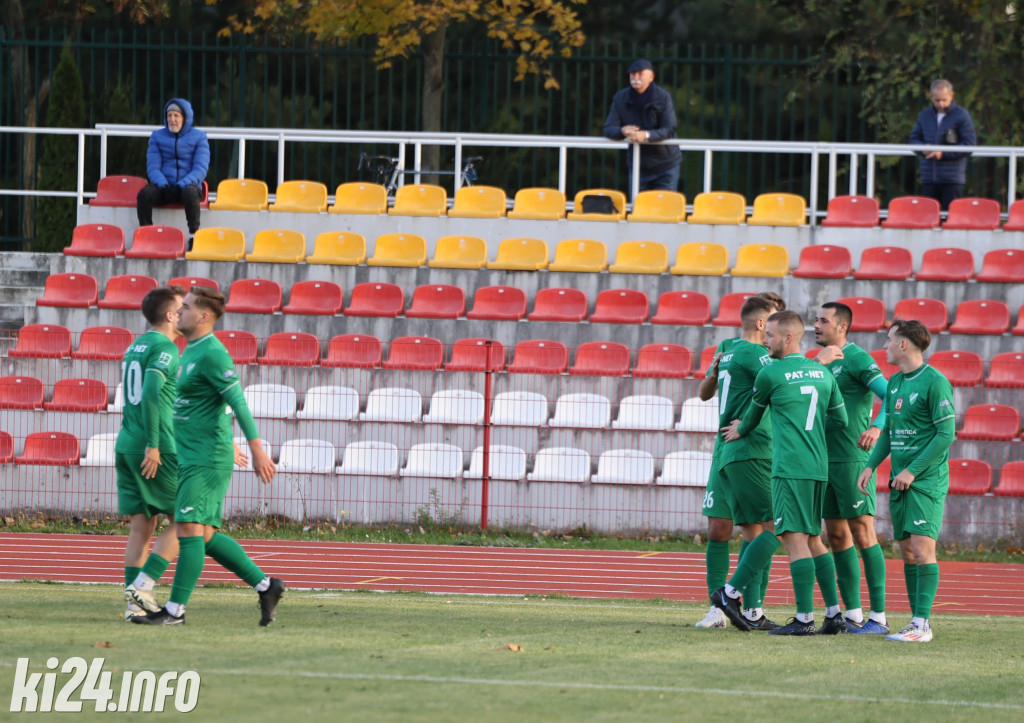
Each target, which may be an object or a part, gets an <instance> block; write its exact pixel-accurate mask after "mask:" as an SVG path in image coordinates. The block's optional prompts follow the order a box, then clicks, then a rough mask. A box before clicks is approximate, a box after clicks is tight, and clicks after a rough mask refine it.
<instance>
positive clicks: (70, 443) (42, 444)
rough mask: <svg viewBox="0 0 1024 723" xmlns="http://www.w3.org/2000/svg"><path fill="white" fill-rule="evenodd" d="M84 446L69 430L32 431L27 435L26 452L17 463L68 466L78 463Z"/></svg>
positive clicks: (17, 458)
mask: <svg viewBox="0 0 1024 723" xmlns="http://www.w3.org/2000/svg"><path fill="white" fill-rule="evenodd" d="M81 454H82V446H81V444H80V443H79V441H78V437H76V436H75V435H73V434H70V433H69V432H32V433H31V434H29V435H28V436H27V437H25V452H24V454H22V455H21V456H20V457H16V458H15V460H14V462H15V464H45V465H55V466H61V467H67V466H72V465H77V464H78V458H79V457H80V456H81Z"/></svg>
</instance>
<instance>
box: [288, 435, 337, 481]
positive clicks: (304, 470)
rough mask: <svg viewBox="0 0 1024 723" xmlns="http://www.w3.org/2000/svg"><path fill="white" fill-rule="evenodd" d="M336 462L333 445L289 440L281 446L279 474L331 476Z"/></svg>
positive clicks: (320, 440)
mask: <svg viewBox="0 0 1024 723" xmlns="http://www.w3.org/2000/svg"><path fill="white" fill-rule="evenodd" d="M336 461H337V459H336V456H335V452H334V445H333V444H331V443H330V442H328V441H326V440H323V439H289V440H286V441H285V443H284V444H282V445H281V455H280V457H279V459H278V462H277V469H278V471H280V472H284V473H288V472H291V473H293V474H333V473H334V470H335V462H336Z"/></svg>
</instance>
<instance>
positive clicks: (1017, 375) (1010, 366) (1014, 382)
mask: <svg viewBox="0 0 1024 723" xmlns="http://www.w3.org/2000/svg"><path fill="white" fill-rule="evenodd" d="M932 357H933V358H934V357H935V355H934V354H932ZM985 386H986V387H1013V388H1017V389H1021V388H1024V353H1021V352H1017V351H1004V352H1000V353H999V354H996V355H995V356H994V357H992V360H991V361H990V362H989V365H988V376H987V377H986V378H985Z"/></svg>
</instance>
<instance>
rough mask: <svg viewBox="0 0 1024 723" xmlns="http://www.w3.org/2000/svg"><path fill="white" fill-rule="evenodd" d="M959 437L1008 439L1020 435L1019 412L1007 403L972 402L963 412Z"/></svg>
mask: <svg viewBox="0 0 1024 723" xmlns="http://www.w3.org/2000/svg"><path fill="white" fill-rule="evenodd" d="M956 436H957V437H958V438H960V439H990V440H1001V441H1009V440H1014V439H1017V438H1018V437H1019V436H1020V412H1018V411H1017V408H1016V407H1011V406H1009V405H1007V404H974V405H971V406H970V407H968V408H967V412H966V413H965V414H964V426H963V428H961V430H960V431H959V432H957V435H956Z"/></svg>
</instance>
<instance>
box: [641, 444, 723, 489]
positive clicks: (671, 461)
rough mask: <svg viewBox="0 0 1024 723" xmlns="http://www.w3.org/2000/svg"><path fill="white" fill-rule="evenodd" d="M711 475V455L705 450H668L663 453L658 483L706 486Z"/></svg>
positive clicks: (655, 481)
mask: <svg viewBox="0 0 1024 723" xmlns="http://www.w3.org/2000/svg"><path fill="white" fill-rule="evenodd" d="M710 476H711V455H710V454H708V453H707V452H670V453H669V454H667V455H665V461H664V462H663V463H662V469H661V475H660V476H659V477H658V478H657V479H656V480H654V483H655V484H659V485H674V486H677V487H706V486H707V484H708V477H710Z"/></svg>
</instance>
